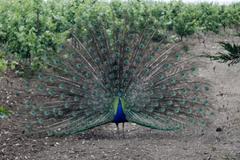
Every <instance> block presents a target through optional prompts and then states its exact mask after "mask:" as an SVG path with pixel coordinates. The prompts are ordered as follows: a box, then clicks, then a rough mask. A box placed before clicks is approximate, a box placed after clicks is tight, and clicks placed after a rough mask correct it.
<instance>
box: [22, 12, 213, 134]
mask: <svg viewBox="0 0 240 160" xmlns="http://www.w3.org/2000/svg"><path fill="white" fill-rule="evenodd" d="M93 9H94V8H93ZM90 13H91V12H90ZM111 16H112V17H107V18H108V19H110V20H106V17H105V16H104V15H98V16H97V17H96V18H95V19H94V21H84V22H81V25H79V26H78V28H76V29H75V30H73V31H72V34H71V38H70V39H68V41H67V42H66V43H65V44H64V45H63V46H62V48H61V51H60V53H59V56H56V57H54V59H52V58H48V56H46V57H45V58H44V61H45V63H46V64H47V66H48V67H47V69H44V70H42V71H40V72H39V73H37V74H36V75H35V76H34V78H32V79H31V80H30V81H26V86H25V87H26V90H27V92H28V93H29V95H28V96H27V97H26V98H25V100H24V107H25V108H26V110H27V111H28V112H27V113H28V115H30V116H27V118H26V121H27V123H26V132H27V133H47V134H48V135H49V136H51V135H72V134H78V133H80V132H83V131H85V130H88V129H91V128H94V127H97V126H100V125H103V124H107V123H112V122H114V117H115V116H116V112H117V106H118V104H119V103H121V106H122V108H123V113H124V115H125V116H126V117H125V118H126V121H127V122H132V123H136V124H139V125H141V126H145V127H149V128H153V129H158V130H165V131H171V130H178V129H181V128H184V127H186V126H189V125H191V124H193V125H196V124H199V125H203V126H204V125H206V124H207V123H208V119H207V118H208V116H207V115H208V112H209V110H210V109H211V103H210V102H209V100H208V92H209V88H210V86H209V83H208V82H207V81H205V80H204V79H203V78H201V77H198V76H197V71H198V67H201V63H200V61H199V59H198V58H196V57H195V56H194V55H192V54H190V53H189V52H188V51H186V50H184V44H183V42H179V43H177V42H175V43H170V42H168V40H167V39H162V41H161V42H157V43H156V42H153V40H152V38H153V37H154V35H155V34H156V33H157V31H158V30H157V28H158V25H157V24H155V21H154V19H152V18H151V17H148V16H146V15H145V19H144V21H142V22H139V23H140V26H141V27H139V28H138V30H136V26H135V25H136V24H132V21H131V19H128V16H129V15H122V16H120V15H119V13H115V12H112V14H111ZM149 16H150V15H149ZM86 18H88V17H86ZM90 18H94V17H91V16H90ZM110 22H111V23H110ZM138 25H139V24H138ZM120 101H121V102H120Z"/></svg>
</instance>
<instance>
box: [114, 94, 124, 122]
mask: <svg viewBox="0 0 240 160" xmlns="http://www.w3.org/2000/svg"><path fill="white" fill-rule="evenodd" d="M124 122H127V120H126V116H125V114H124V112H123V108H122V102H121V99H120V98H119V101H118V108H117V113H116V114H115V116H114V123H116V124H118V123H124Z"/></svg>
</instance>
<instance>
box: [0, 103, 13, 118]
mask: <svg viewBox="0 0 240 160" xmlns="http://www.w3.org/2000/svg"><path fill="white" fill-rule="evenodd" d="M10 114H11V112H10V111H9V110H7V109H6V108H5V107H3V106H0V119H3V118H6V117H8V116H9V115H10Z"/></svg>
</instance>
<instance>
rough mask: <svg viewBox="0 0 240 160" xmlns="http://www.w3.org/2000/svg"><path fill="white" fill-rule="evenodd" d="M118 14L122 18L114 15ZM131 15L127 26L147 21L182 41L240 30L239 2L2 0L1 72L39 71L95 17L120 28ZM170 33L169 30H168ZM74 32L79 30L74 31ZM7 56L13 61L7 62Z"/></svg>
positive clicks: (157, 36)
mask: <svg viewBox="0 0 240 160" xmlns="http://www.w3.org/2000/svg"><path fill="white" fill-rule="evenodd" d="M113 14H116V15H117V16H118V19H112V18H111V17H112V15H113ZM124 16H128V20H129V22H131V23H128V24H129V25H128V26H127V27H128V29H130V30H132V32H138V31H141V30H142V29H143V26H144V25H146V23H150V24H151V25H153V26H154V28H155V29H156V34H155V35H154V36H153V40H156V41H159V40H161V39H162V37H163V36H164V34H163V33H169V32H171V34H172V33H176V34H177V35H178V36H179V37H180V39H182V38H183V37H187V36H190V35H193V34H195V33H199V32H202V33H204V34H207V33H208V32H210V31H211V32H215V33H219V32H222V31H221V29H222V28H223V29H224V30H225V29H226V28H232V29H235V30H237V31H238V30H239V26H240V3H235V4H232V5H228V6H221V5H217V4H208V3H200V4H184V3H182V2H181V1H172V2H170V3H163V2H144V1H137V0H132V1H129V2H128V3H127V2H121V1H112V2H111V3H107V2H103V1H95V0H86V1H82V0H69V1H66V0H58V1H56V0H48V1H44V0H0V53H2V52H4V53H5V56H4V57H3V56H0V70H5V69H6V63H11V64H10V65H9V64H8V66H13V65H12V62H13V60H14V64H17V65H14V67H12V68H14V69H15V70H24V69H26V68H30V69H31V70H38V69H40V68H41V67H44V66H45V61H44V59H45V58H46V56H47V57H55V56H56V55H57V54H58V52H59V51H60V50H61V46H62V44H63V43H64V42H65V41H66V40H67V39H68V38H71V36H73V35H72V34H71V33H73V31H74V30H78V32H77V33H79V35H75V36H78V37H79V38H82V39H84V37H85V38H86V37H87V36H88V35H86V34H87V33H86V32H85V30H86V27H92V28H93V29H96V30H97V29H98V28H97V26H98V25H97V23H94V21H96V20H97V21H98V22H99V21H101V20H102V21H104V22H105V24H107V25H108V26H106V27H115V28H117V27H118V26H121V24H122V23H124V22H123V21H121V20H120V19H121V17H124ZM166 31H167V32H166ZM75 33H76V32H75ZM6 59H10V61H9V60H6Z"/></svg>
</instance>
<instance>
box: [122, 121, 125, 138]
mask: <svg viewBox="0 0 240 160" xmlns="http://www.w3.org/2000/svg"><path fill="white" fill-rule="evenodd" d="M122 128H123V138H125V132H124V122H123V124H122Z"/></svg>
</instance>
